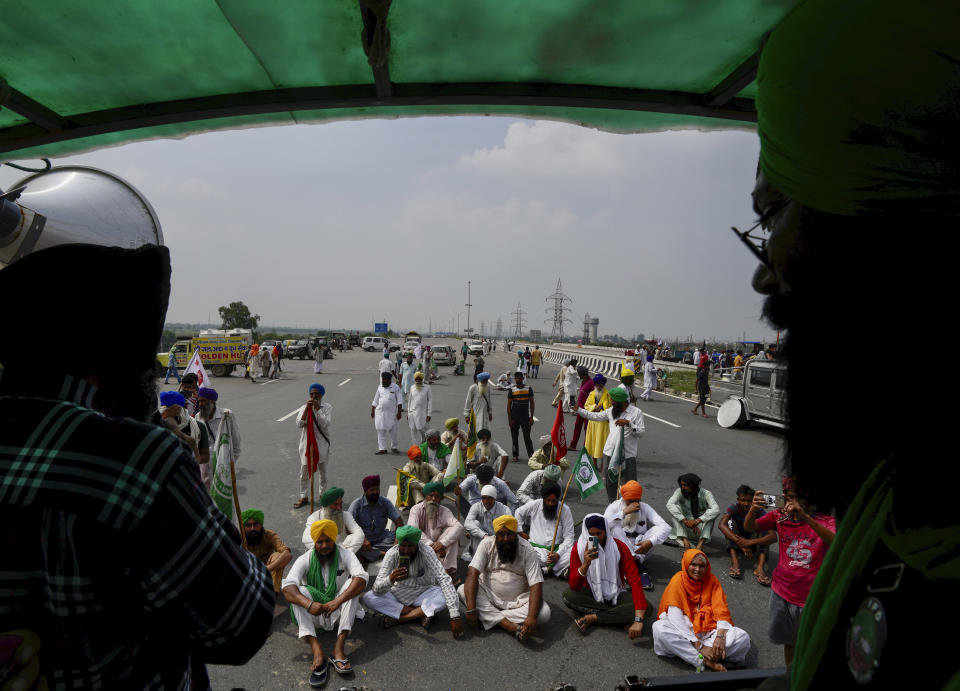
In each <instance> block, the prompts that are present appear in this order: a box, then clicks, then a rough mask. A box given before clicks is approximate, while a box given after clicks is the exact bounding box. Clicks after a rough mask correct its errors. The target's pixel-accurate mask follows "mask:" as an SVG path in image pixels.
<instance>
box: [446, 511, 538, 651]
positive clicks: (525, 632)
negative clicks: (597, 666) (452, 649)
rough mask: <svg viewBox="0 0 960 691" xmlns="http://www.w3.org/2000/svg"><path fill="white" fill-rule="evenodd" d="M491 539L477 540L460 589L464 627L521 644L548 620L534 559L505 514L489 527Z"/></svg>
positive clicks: (515, 525) (513, 520) (533, 553)
mask: <svg viewBox="0 0 960 691" xmlns="http://www.w3.org/2000/svg"><path fill="white" fill-rule="evenodd" d="M493 527H494V534H493V535H489V536H487V537H485V538H483V540H481V541H480V544H479V545H478V546H477V548H476V551H475V554H474V556H473V561H471V562H470V567H469V568H468V569H467V580H466V583H464V585H462V586H460V591H459V592H460V596H461V597H462V598H463V601H464V602H465V603H466V606H467V608H466V619H467V623H469V624H471V625H476V624H477V621H478V620H479V622H480V624H482V625H483V628H484V629H492V628H493V627H494V626H499V627H500V628H501V629H503V630H504V631H507V632H508V633H510V634H512V635H514V636H516V637H517V640H518V641H522V640H524V639H525V638H526V637H527V636H529V635H531V634H532V633H534V632H535V631H536V629H537V627H538V626H542V625H544V624H546V623H547V622H548V621H549V620H550V606H549V605H547V603H546V602H544V601H543V574H542V573H541V571H540V560H539V559H538V558H537V555H536V553H535V552H534V551H533V549H532V548H531V547H530V544H529V543H528V542H527V541H526V540H524V539H523V538H521V537H520V536H518V535H517V519H516V518H514V517H513V516H510V515H509V514H507V515H504V516H500V517H499V518H497V519H496V520H494V522H493Z"/></svg>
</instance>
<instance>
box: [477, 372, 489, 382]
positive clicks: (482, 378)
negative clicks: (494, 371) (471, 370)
mask: <svg viewBox="0 0 960 691" xmlns="http://www.w3.org/2000/svg"><path fill="white" fill-rule="evenodd" d="M489 378H490V373H489V372H481V373H480V374H478V375H477V381H487V379H489Z"/></svg>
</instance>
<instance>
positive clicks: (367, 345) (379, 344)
mask: <svg viewBox="0 0 960 691" xmlns="http://www.w3.org/2000/svg"><path fill="white" fill-rule="evenodd" d="M386 343H387V339H385V338H384V337H383V336H364V337H363V342H362V343H361V344H360V347H361V348H363V349H364V350H366V351H367V352H369V353H372V352H373V351H375V350H383V346H384V345H386Z"/></svg>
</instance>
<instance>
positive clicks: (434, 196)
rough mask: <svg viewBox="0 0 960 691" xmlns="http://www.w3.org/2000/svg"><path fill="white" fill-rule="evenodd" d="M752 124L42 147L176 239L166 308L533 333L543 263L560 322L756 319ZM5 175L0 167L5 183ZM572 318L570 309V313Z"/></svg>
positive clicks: (372, 131)
mask: <svg viewBox="0 0 960 691" xmlns="http://www.w3.org/2000/svg"><path fill="white" fill-rule="evenodd" d="M758 150H759V145H758V142H757V138H756V135H755V134H754V133H751V132H742V131H736V132H696V131H681V132H663V133H656V134H642V135H617V134H608V133H603V132H598V131H595V130H590V129H586V128H582V127H577V126H575V125H567V124H562V123H556V122H545V121H525V120H517V119H511V118H492V117H488V118H466V117H460V118H419V119H407V120H365V121H350V122H338V123H330V124H322V125H296V126H286V127H271V128H259V129H249V130H241V131H233V132H217V133H207V134H202V135H196V136H192V137H188V138H186V139H182V140H162V141H153V142H143V143H137V144H130V145H127V146H122V147H117V148H113V149H107V150H103V151H98V152H93V153H88V154H84V155H80V156H75V157H71V158H69V159H66V158H65V159H61V160H60V161H57V162H58V163H59V162H64V163H65V162H70V163H80V164H86V165H92V166H96V167H100V168H104V169H107V170H109V171H111V172H113V173H116V174H118V175H120V176H121V177H124V178H126V179H127V180H129V181H130V182H132V183H133V184H134V185H135V186H136V187H137V188H138V189H140V191H141V192H142V193H143V194H144V195H145V196H146V197H147V199H149V200H150V202H151V204H152V205H153V207H154V208H155V210H156V212H157V214H158V216H159V217H160V221H161V223H162V225H163V233H164V237H165V240H166V244H167V245H168V246H169V247H170V249H171V253H172V256H173V293H172V295H171V300H170V309H169V312H168V320H169V321H181V322H199V321H206V320H207V318H208V314H209V315H212V317H213V319H214V320H216V318H217V317H216V314H217V307H218V306H219V305H223V304H226V303H228V302H231V301H234V300H242V301H243V302H245V303H246V304H247V305H248V306H250V308H251V310H252V311H254V312H256V313H259V314H260V316H261V318H262V320H261V323H262V324H265V325H290V326H293V325H299V326H315V327H322V328H326V327H327V326H328V325H329V326H332V327H334V328H337V327H340V328H359V329H368V328H370V324H371V321H372V320H373V319H375V320H377V321H380V320H381V319H384V318H385V319H386V320H387V321H388V322H389V323H390V324H391V327H394V326H395V327H399V328H416V329H426V328H427V327H428V325H429V323H430V322H431V321H432V325H433V327H434V329H440V328H443V329H449V328H450V325H451V323H452V324H453V326H454V328H455V327H456V324H457V314H458V312H461V313H462V314H461V316H460V327H461V328H465V327H466V313H465V310H466V308H465V307H464V303H465V302H466V301H467V281H468V280H470V281H472V288H473V290H472V304H473V308H472V311H471V326H473V327H474V328H479V327H480V322H481V321H483V322H486V323H487V324H488V325H489V324H491V323H493V322H495V321H496V319H497V318H498V317H500V318H502V319H503V322H504V326H505V328H506V326H507V325H508V323H509V322H510V320H511V316H510V313H511V311H513V310H514V309H515V308H516V305H517V303H518V302H520V304H521V305H522V307H523V309H524V310H525V311H526V312H528V316H527V322H528V327H533V328H537V327H539V328H543V329H545V330H546V331H548V332H549V328H550V327H549V324H544V323H543V320H544V319H545V318H546V317H547V314H546V313H545V309H546V307H547V302H546V301H545V298H546V296H547V295H549V294H550V293H552V292H553V290H554V288H555V286H556V283H557V279H558V278H560V279H561V280H562V281H563V289H564V292H565V293H566V294H567V295H569V296H570V297H571V298H572V299H573V303H572V305H571V307H572V314H571V317H572V319H573V321H574V325H573V327H572V329H573V330H575V331H580V330H582V326H580V324H582V321H583V316H584V313H585V312H589V313H590V314H591V316H595V317H598V318H599V319H600V326H599V331H600V333H601V334H603V333H614V332H616V333H620V334H622V335H626V336H632V335H633V334H636V333H638V332H641V333H644V334H645V335H646V336H647V337H652V336H659V337H664V338H674V337H686V336H688V335H693V336H694V337H696V338H718V339H734V338H739V337H741V336H742V335H744V334H746V336H747V338H748V339H751V338H763V337H769V336H770V335H771V333H772V332H771V331H770V329H769V328H768V327H766V326H765V325H764V324H762V323H761V322H760V321H759V320H758V318H757V315H758V314H759V309H760V302H761V300H760V296H758V295H756V294H754V293H753V292H752V291H751V289H750V286H749V279H750V275H751V273H752V271H753V268H754V265H755V262H754V260H753V259H752V258H751V256H750V254H749V253H748V252H747V251H746V249H745V248H744V247H743V246H742V245H741V244H740V243H739V242H738V241H737V239H736V238H735V237H734V235H733V233H732V232H730V226H731V225H733V224H743V223H749V222H750V220H751V218H752V213H751V209H750V197H749V192H750V189H751V187H752V183H753V177H754V173H755V170H756V159H757V153H758ZM18 177H20V174H18V173H16V172H15V171H12V170H10V169H9V168H6V167H5V168H3V169H2V172H0V186H3V187H8V186H9V185H10V184H11V183H12V182H13V181H14V180H16V179H18ZM568 328H570V327H568Z"/></svg>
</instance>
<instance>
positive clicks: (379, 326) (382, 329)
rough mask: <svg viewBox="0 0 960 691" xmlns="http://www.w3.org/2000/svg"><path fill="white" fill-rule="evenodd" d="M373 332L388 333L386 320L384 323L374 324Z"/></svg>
mask: <svg viewBox="0 0 960 691" xmlns="http://www.w3.org/2000/svg"><path fill="white" fill-rule="evenodd" d="M373 332H374V333H378V334H385V333H387V324H386V322H384V323H382V324H380V323H377V324H375V325H374V329H373Z"/></svg>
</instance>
